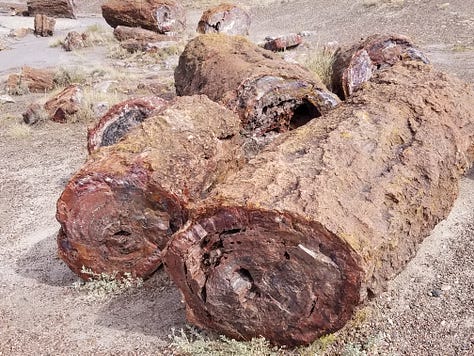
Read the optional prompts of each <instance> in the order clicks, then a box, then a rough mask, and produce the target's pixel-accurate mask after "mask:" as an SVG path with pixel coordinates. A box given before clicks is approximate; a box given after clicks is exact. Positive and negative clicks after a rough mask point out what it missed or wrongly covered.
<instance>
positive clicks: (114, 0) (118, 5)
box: [102, 0, 186, 34]
mask: <svg viewBox="0 0 474 356" xmlns="http://www.w3.org/2000/svg"><path fill="white" fill-rule="evenodd" d="M102 16H103V17H104V19H105V21H106V22H107V23H108V24H109V25H110V26H112V27H114V28H115V27H117V26H119V25H123V26H129V27H142V28H144V29H147V30H151V31H155V32H158V33H162V34H165V33H169V32H182V31H184V29H185V27H186V12H185V10H184V7H183V6H182V5H181V4H180V3H179V2H178V1H173V0H109V1H107V2H106V3H105V4H104V5H102Z"/></svg>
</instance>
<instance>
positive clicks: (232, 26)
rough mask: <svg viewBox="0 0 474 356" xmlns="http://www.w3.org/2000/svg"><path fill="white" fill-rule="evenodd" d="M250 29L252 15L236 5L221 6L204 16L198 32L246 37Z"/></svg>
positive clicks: (211, 9)
mask: <svg viewBox="0 0 474 356" xmlns="http://www.w3.org/2000/svg"><path fill="white" fill-rule="evenodd" d="M249 27H250V15H249V14H248V12H247V11H245V10H244V9H242V8H241V7H239V6H236V5H232V4H220V5H218V6H215V7H212V8H210V9H208V10H206V11H205V12H204V13H203V14H202V16H201V19H200V20H199V23H198V27H197V30H196V31H197V32H199V33H225V34H227V35H242V36H246V35H248V34H249Z"/></svg>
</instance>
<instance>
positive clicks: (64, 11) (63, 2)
mask: <svg viewBox="0 0 474 356" xmlns="http://www.w3.org/2000/svg"><path fill="white" fill-rule="evenodd" d="M27 7H28V14H29V15H30V16H35V15H37V14H43V15H47V16H51V17H65V18H70V19H75V18H76V15H75V13H74V2H73V1H72V0H28V1H27Z"/></svg>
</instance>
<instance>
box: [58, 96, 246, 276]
mask: <svg viewBox="0 0 474 356" xmlns="http://www.w3.org/2000/svg"><path fill="white" fill-rule="evenodd" d="M239 129H240V125H239V120H238V118H237V117H236V116H235V114H233V113H232V112H231V111H229V110H227V109H226V108H224V107H222V106H221V105H218V104H216V103H213V102H212V101H210V100H209V99H207V98H206V97H205V96H195V97H183V98H178V99H176V101H174V102H173V103H172V104H170V106H168V107H167V108H166V109H165V110H164V111H162V112H160V114H158V115H156V116H153V117H150V118H149V119H147V120H146V121H145V122H143V124H142V125H141V126H139V127H137V128H136V129H135V130H133V131H131V132H130V133H129V134H128V136H127V137H126V138H125V139H124V140H122V141H120V142H119V143H117V144H115V145H113V146H108V147H103V148H101V149H99V150H98V151H96V152H94V153H93V154H92V155H91V156H90V158H89V159H88V161H87V162H86V163H85V164H84V166H83V167H82V169H81V170H80V171H79V172H77V173H76V174H75V175H74V176H73V177H72V178H71V180H70V181H69V182H68V184H67V186H66V188H65V190H64V192H63V193H62V195H61V197H60V198H59V200H58V204H57V214H56V217H57V220H58V221H59V223H60V224H61V231H60V233H59V235H58V250H59V255H60V257H61V258H62V259H63V260H64V261H65V262H66V264H67V265H68V266H69V267H70V268H71V269H72V270H73V271H74V272H75V273H77V274H79V275H80V276H81V277H83V278H85V279H87V278H89V277H90V276H88V275H87V274H84V273H82V272H81V270H82V267H83V266H85V267H87V268H90V269H91V270H92V271H94V272H95V273H108V274H112V273H117V276H118V277H120V276H123V274H124V273H127V272H128V273H131V274H132V275H133V276H135V277H147V276H149V275H150V274H151V273H153V272H154V271H155V270H156V269H157V268H158V267H159V266H160V265H161V250H162V249H163V248H164V247H165V245H166V243H167V242H168V239H169V238H170V236H171V235H172V234H173V233H174V232H176V231H177V230H178V229H180V228H181V227H182V225H183V224H184V223H185V222H186V220H187V216H188V212H187V208H186V207H187V205H188V204H189V203H190V202H193V201H195V200H199V199H201V198H203V197H205V196H206V194H207V193H208V190H209V189H210V188H211V187H212V186H213V185H214V184H216V182H219V181H221V180H222V179H223V178H224V177H225V176H226V175H227V174H230V173H232V171H234V170H235V169H236V167H237V166H238V165H239V164H240V159H241V153H240V137H239V135H238V133H239Z"/></svg>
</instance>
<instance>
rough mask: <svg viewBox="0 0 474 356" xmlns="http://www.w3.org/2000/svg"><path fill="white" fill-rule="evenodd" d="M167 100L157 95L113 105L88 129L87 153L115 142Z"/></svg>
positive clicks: (164, 105) (165, 103) (164, 104)
mask: <svg viewBox="0 0 474 356" xmlns="http://www.w3.org/2000/svg"><path fill="white" fill-rule="evenodd" d="M167 104H168V101H166V100H164V99H162V98H159V97H148V98H138V99H130V100H126V101H124V102H121V103H119V104H116V105H114V106H113V107H112V108H111V109H110V110H109V111H107V113H105V115H104V116H102V118H101V119H100V120H99V122H98V123H97V124H96V125H95V126H94V127H92V128H91V129H89V131H88V135H87V149H88V151H89V153H91V152H93V151H95V150H97V149H98V148H99V147H102V146H110V145H113V144H115V143H117V142H118V141H119V140H120V139H121V138H122V137H124V136H125V135H126V134H127V133H128V132H129V131H130V130H131V129H133V128H134V127H136V126H137V125H139V124H140V123H141V122H143V121H144V120H145V119H146V118H147V117H149V116H150V115H151V114H152V113H156V112H157V111H159V110H162V109H164V108H165V107H166V105H167Z"/></svg>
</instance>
